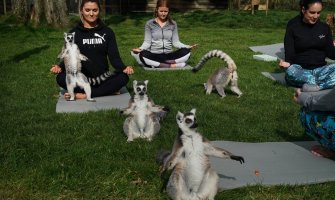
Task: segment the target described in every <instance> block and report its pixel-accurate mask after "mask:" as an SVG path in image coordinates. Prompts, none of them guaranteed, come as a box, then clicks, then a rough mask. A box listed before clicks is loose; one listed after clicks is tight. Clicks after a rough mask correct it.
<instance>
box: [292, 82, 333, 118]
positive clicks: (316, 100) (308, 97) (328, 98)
mask: <svg viewBox="0 0 335 200" xmlns="http://www.w3.org/2000/svg"><path fill="white" fill-rule="evenodd" d="M298 102H299V103H300V104H301V105H302V106H304V107H305V108H306V109H307V110H308V111H330V112H335V88H333V89H328V90H322V91H319V92H302V93H301V95H300V96H299V98H298Z"/></svg>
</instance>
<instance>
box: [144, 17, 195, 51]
mask: <svg viewBox="0 0 335 200" xmlns="http://www.w3.org/2000/svg"><path fill="white" fill-rule="evenodd" d="M173 47H175V48H178V49H180V48H190V47H191V46H189V45H185V44H183V43H181V42H180V41H179V36H178V28H177V23H176V22H175V21H173V24H172V23H170V22H169V21H167V22H166V24H165V25H164V26H163V27H160V26H159V24H158V23H157V22H156V21H155V19H150V20H149V21H147V23H146V24H145V32H144V42H143V44H142V45H141V47H140V49H142V50H148V51H150V52H151V53H157V54H160V53H171V52H172V51H173Z"/></svg>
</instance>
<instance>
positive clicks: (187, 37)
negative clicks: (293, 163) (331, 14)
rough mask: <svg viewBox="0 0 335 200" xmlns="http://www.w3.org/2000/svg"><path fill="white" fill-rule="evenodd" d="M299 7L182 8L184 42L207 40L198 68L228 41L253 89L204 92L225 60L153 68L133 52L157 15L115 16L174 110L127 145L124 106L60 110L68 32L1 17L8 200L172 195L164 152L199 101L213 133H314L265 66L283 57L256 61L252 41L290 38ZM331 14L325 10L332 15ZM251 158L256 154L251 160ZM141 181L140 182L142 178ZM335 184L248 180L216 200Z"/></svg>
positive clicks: (155, 93) (0, 160)
mask: <svg viewBox="0 0 335 200" xmlns="http://www.w3.org/2000/svg"><path fill="white" fill-rule="evenodd" d="M296 14H297V12H294V11H270V12H269V13H268V16H265V13H264V12H257V13H256V14H255V15H253V16H252V15H250V13H249V12H236V11H213V12H209V13H205V12H195V13H174V15H173V16H174V19H175V20H176V21H177V22H178V26H179V35H180V38H181V41H182V42H184V43H186V44H195V43H197V44H199V47H198V48H197V49H195V50H194V51H193V53H192V57H191V59H190V63H189V64H190V65H192V66H194V65H195V64H196V63H197V62H198V61H199V59H200V58H201V57H202V55H204V54H205V53H206V52H208V51H209V50H212V49H220V50H223V51H225V52H226V53H228V54H229V55H230V56H231V57H232V58H233V59H234V60H235V62H236V64H237V66H238V73H239V86H240V89H241V90H242V92H243V93H244V95H243V96H242V97H241V98H237V97H236V96H235V95H232V94H231V93H229V92H228V95H227V97H226V98H224V99H221V98H220V97H219V96H218V94H217V93H213V94H211V95H205V93H204V90H203V86H202V83H203V82H205V81H206V79H207V77H208V75H209V73H211V72H212V71H213V70H214V69H216V68H218V66H220V65H221V64H222V61H220V60H219V59H212V60H210V61H209V62H208V63H207V65H206V66H205V67H204V69H203V70H201V71H200V72H198V73H197V74H192V73H191V72H190V71H164V72H153V71H145V70H143V69H141V68H140V67H139V66H138V65H136V63H135V61H134V60H133V58H132V57H131V55H130V50H131V49H132V48H134V47H138V46H140V45H141V43H142V41H143V33H144V24H145V21H146V20H148V19H150V18H151V14H132V15H130V16H127V17H125V16H113V17H106V18H105V22H106V23H107V24H108V25H109V26H110V27H112V28H113V30H114V31H115V33H116V36H117V41H118V45H119V49H120V53H121V56H122V58H123V60H124V62H125V63H126V64H128V65H133V66H135V70H136V72H135V74H134V75H132V76H131V77H130V78H131V80H130V82H129V84H128V88H129V89H130V91H131V87H132V81H133V80H135V79H136V80H145V79H147V80H149V95H150V97H151V98H152V99H154V101H155V103H157V104H159V105H167V106H169V107H170V108H171V113H170V114H169V115H168V117H167V119H166V120H165V121H164V122H163V123H162V129H161V131H160V134H159V135H157V136H156V137H155V138H154V140H153V141H152V142H147V141H143V140H136V141H134V142H133V143H126V137H125V135H124V133H123V131H122V124H123V121H124V119H125V118H124V117H123V116H120V115H119V113H118V111H117V110H111V111H100V112H89V113H85V114H57V113H55V106H56V102H57V98H58V87H57V85H56V82H55V76H54V75H53V74H51V73H50V72H49V69H50V67H51V65H52V64H55V63H58V60H57V59H56V57H57V55H58V53H59V52H60V50H61V47H62V45H63V32H64V31H67V30H68V29H69V28H66V29H64V30H54V29H50V28H46V27H44V28H37V29H34V28H30V27H28V26H20V25H15V23H14V21H13V19H12V18H8V17H4V16H2V17H1V18H0V38H1V39H0V40H1V46H0V74H1V75H0V79H1V81H0V90H1V97H0V114H1V121H0V199H168V197H167V194H166V193H164V192H160V188H161V180H160V178H159V176H158V165H157V164H156V163H155V155H156V152H157V151H158V150H160V149H162V148H163V149H171V148H172V144H173V141H174V138H175V135H176V133H177V125H176V122H175V115H176V113H177V111H178V110H180V111H189V110H191V108H196V109H197V117H198V122H199V129H198V130H199V131H200V132H201V133H202V134H203V135H204V136H205V137H207V138H208V139H210V140H231V141H242V142H267V141H299V140H310V139H309V138H308V137H307V136H306V135H305V134H304V132H303V129H302V128H301V125H300V123H299V121H298V117H297V114H298V111H299V106H298V105H297V104H295V103H294V102H293V100H292V96H293V89H292V88H289V87H286V86H283V85H280V84H276V83H274V82H272V81H271V80H270V79H267V78H265V77H264V76H262V75H261V74H260V72H262V71H269V72H278V71H280V70H279V69H278V67H277V63H276V62H261V61H257V60H254V59H253V58H252V55H253V54H254V53H253V52H252V51H251V50H249V48H248V47H250V46H255V45H267V44H273V43H280V42H282V41H283V37H284V32H285V25H286V22H287V21H288V20H289V19H290V18H291V17H293V16H295V15H296ZM324 15H325V13H323V16H324ZM245 159H246V160H248V158H245ZM134 180H140V181H138V184H135V183H134V182H133V181H134ZM334 188H335V182H331V183H325V184H315V185H306V186H276V187H262V186H253V187H244V188H240V189H234V190H228V191H223V192H220V193H218V195H217V196H216V199H285V200H286V199H335V195H334Z"/></svg>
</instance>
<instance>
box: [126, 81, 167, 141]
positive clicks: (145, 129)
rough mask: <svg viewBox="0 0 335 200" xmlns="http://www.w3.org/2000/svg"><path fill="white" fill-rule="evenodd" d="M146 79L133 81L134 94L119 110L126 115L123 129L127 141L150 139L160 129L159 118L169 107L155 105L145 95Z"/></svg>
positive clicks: (162, 116) (163, 115) (164, 114)
mask: <svg viewBox="0 0 335 200" xmlns="http://www.w3.org/2000/svg"><path fill="white" fill-rule="evenodd" d="M148 82H149V81H148V80H145V81H137V80H134V81H133V89H134V93H135V95H134V96H133V97H132V98H131V99H130V101H129V106H128V107H127V108H125V109H122V110H121V111H120V112H121V114H124V115H126V116H127V118H126V120H125V121H124V124H123V131H124V133H125V134H126V136H127V137H128V139H127V142H131V141H133V140H134V139H136V138H145V139H147V140H148V141H151V140H152V138H153V137H154V136H155V135H156V134H157V133H158V132H159V130H160V120H161V119H162V118H164V117H165V116H166V114H167V113H168V112H169V109H168V108H167V107H165V106H159V105H155V104H154V102H153V101H152V99H150V98H149V97H148V95H147V85H148Z"/></svg>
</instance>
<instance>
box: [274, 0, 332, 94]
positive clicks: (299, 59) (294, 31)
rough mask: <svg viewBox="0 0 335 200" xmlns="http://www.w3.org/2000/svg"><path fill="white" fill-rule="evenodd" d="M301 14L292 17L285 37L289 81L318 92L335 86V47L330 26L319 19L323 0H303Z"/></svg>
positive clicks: (285, 63) (282, 61)
mask: <svg viewBox="0 0 335 200" xmlns="http://www.w3.org/2000/svg"><path fill="white" fill-rule="evenodd" d="M300 7H301V13H300V15H299V16H297V17H295V18H293V19H292V20H290V22H289V23H288V25H287V27H286V34H285V39H284V48H285V61H284V60H281V61H280V62H279V66H280V67H282V68H284V69H286V76H285V79H286V82H287V83H288V84H289V85H291V86H294V87H299V88H300V87H302V91H319V90H324V89H329V88H333V87H334V85H335V64H329V65H327V63H326V61H325V59H326V57H328V58H330V59H335V47H334V43H333V39H332V34H331V31H330V28H329V26H328V25H327V24H326V23H323V22H321V21H320V13H321V11H322V8H323V4H322V0H302V2H301V4H300Z"/></svg>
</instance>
